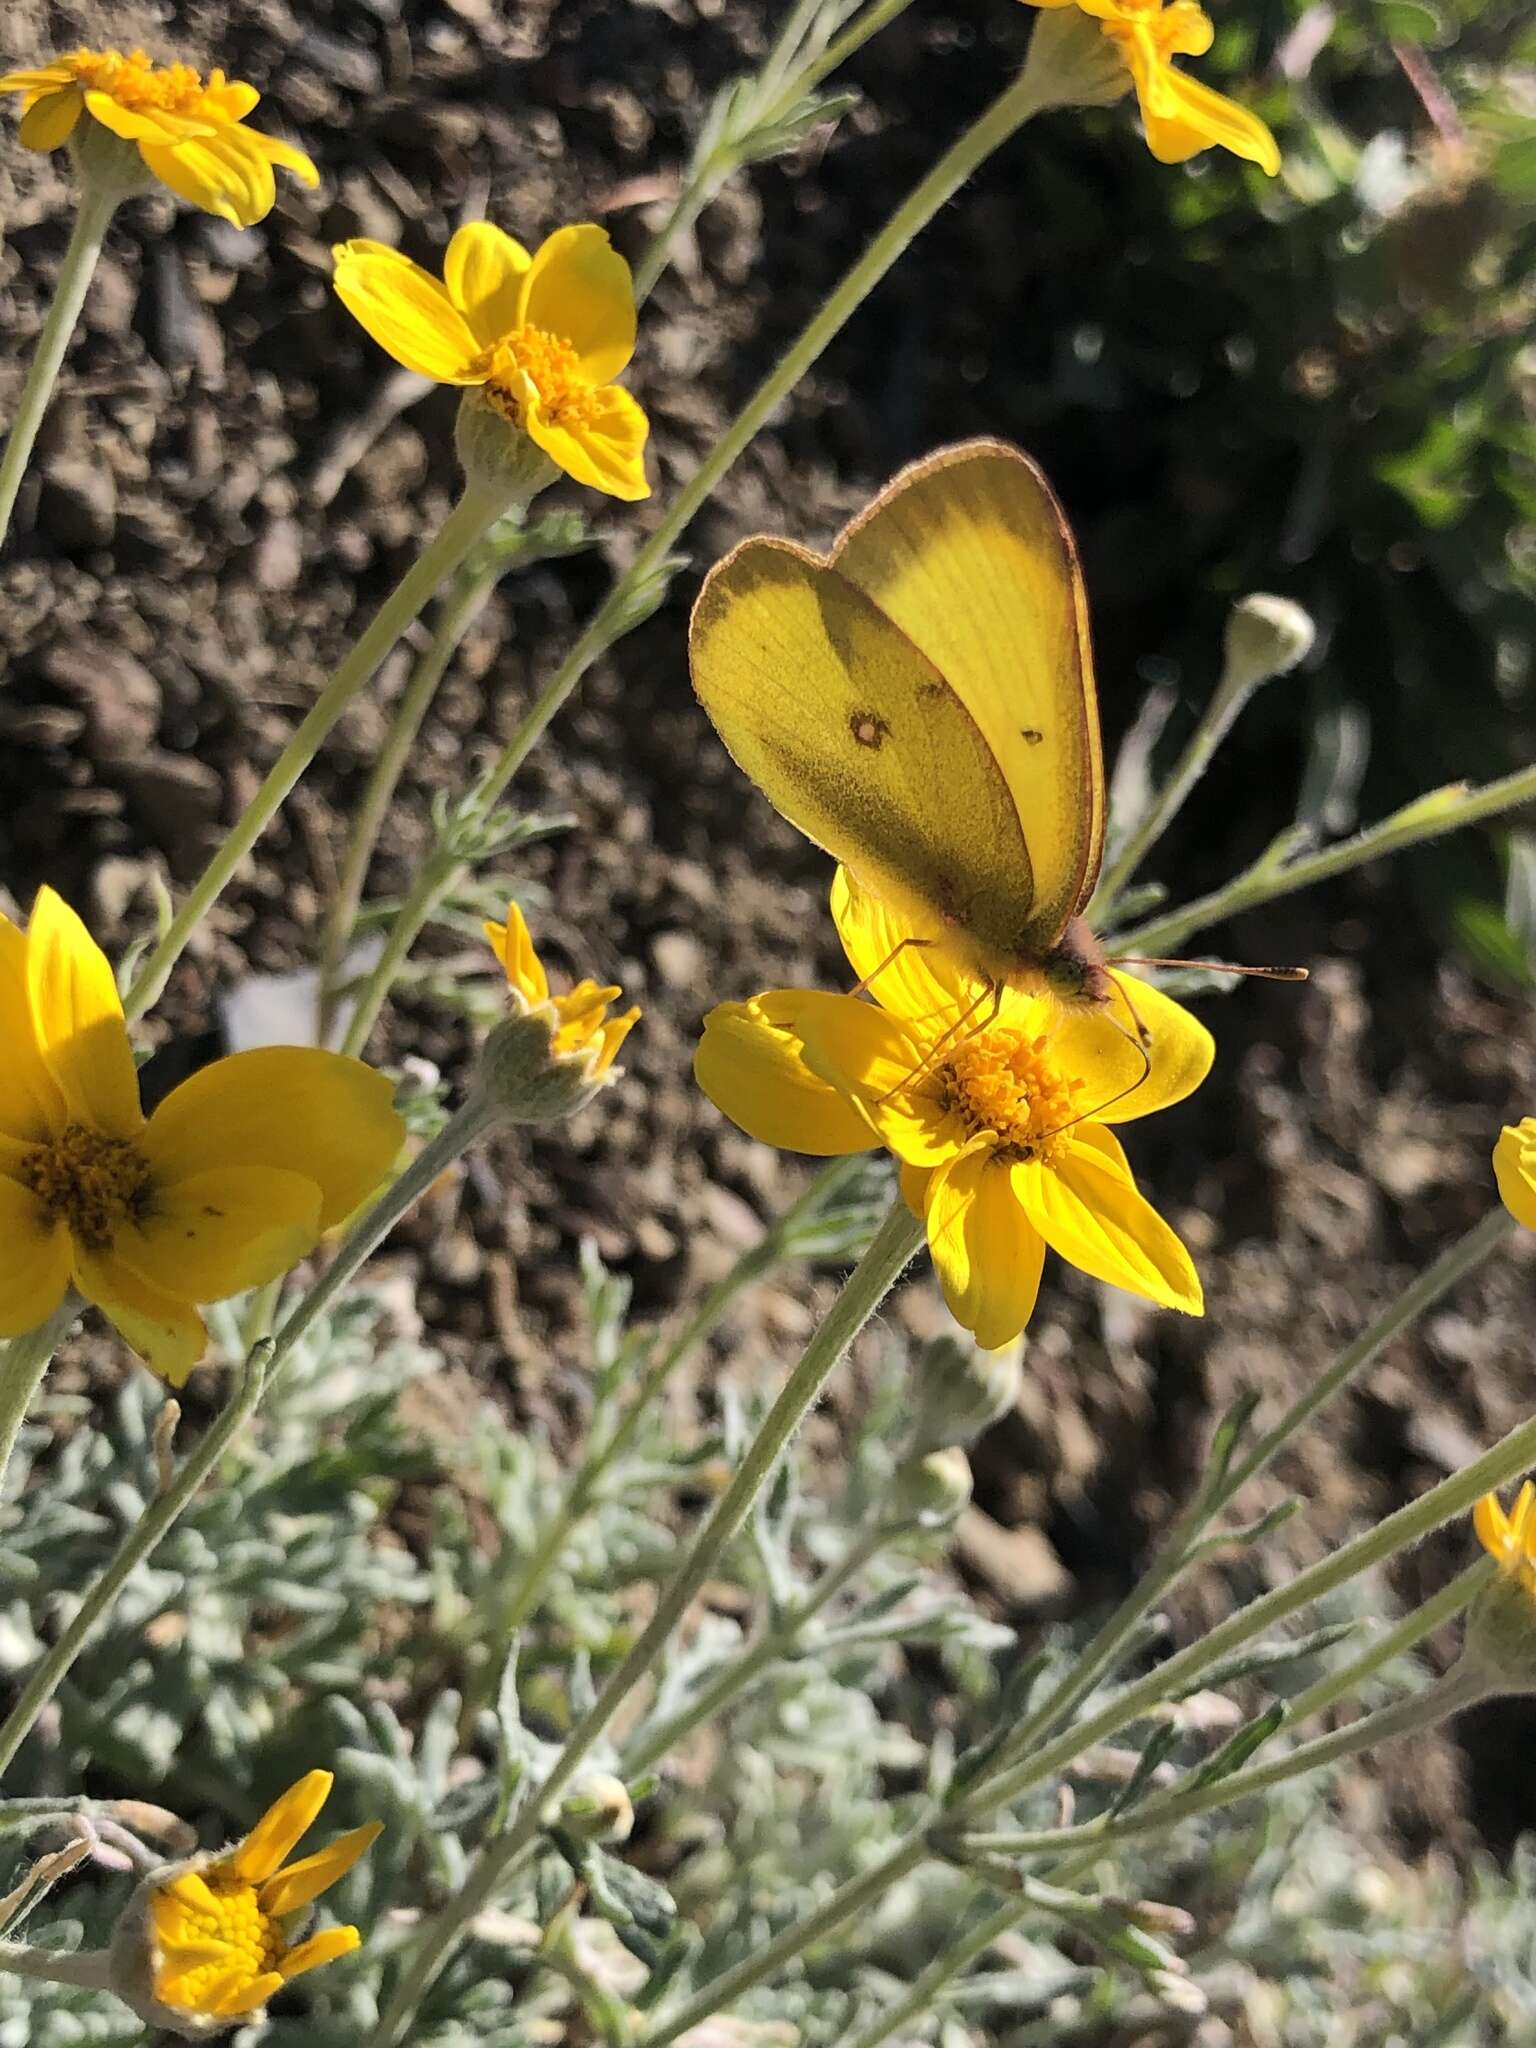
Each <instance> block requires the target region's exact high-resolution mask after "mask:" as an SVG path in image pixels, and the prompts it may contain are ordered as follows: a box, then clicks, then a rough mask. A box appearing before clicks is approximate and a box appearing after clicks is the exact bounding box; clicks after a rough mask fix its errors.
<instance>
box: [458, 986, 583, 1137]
mask: <svg viewBox="0 0 1536 2048" xmlns="http://www.w3.org/2000/svg"><path fill="white" fill-rule="evenodd" d="M556 1023H557V1019H556V1018H555V1016H554V1013H553V1012H552V1011H551V1010H550V1009H549V1008H548V1007H547V1006H546V1007H545V1008H543V1009H540V1010H535V1011H533V1012H532V1013H531V1014H530V1015H529V1016H526V1017H508V1018H506V1019H505V1020H504V1021H503V1022H502V1023H500V1024H498V1025H496V1026H495V1027H494V1029H493V1030H492V1031H490V1032H489V1033H488V1034H487V1037H486V1041H485V1043H484V1045H483V1046H482V1047H481V1048H480V1088H481V1091H482V1092H483V1094H484V1095H485V1097H486V1099H487V1100H488V1101H490V1102H492V1103H494V1105H495V1107H496V1111H497V1113H498V1115H500V1116H502V1117H504V1118H505V1119H506V1121H507V1122H508V1123H513V1124H547V1123H555V1122H557V1121H558V1120H559V1118H561V1117H566V1116H574V1115H575V1114H576V1112H577V1110H578V1109H585V1107H586V1106H587V1104H588V1103H589V1102H590V1101H591V1100H592V1098H593V1097H594V1096H595V1095H597V1094H598V1093H600V1092H601V1090H602V1089H603V1087H604V1086H605V1085H606V1083H607V1080H608V1076H607V1074H606V1073H596V1074H594V1072H593V1071H592V1065H593V1063H592V1062H591V1061H589V1060H585V1059H573V1058H571V1057H570V1056H569V1055H568V1054H565V1053H560V1052H557V1051H556V1050H555V1027H556Z"/></svg>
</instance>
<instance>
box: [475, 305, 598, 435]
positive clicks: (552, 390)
mask: <svg viewBox="0 0 1536 2048" xmlns="http://www.w3.org/2000/svg"><path fill="white" fill-rule="evenodd" d="M486 358H487V361H486V368H487V376H486V396H487V397H488V398H489V399H490V401H491V403H492V404H493V405H494V406H495V407H496V409H497V411H498V412H500V413H501V414H502V415H503V416H504V417H505V418H507V419H509V420H511V422H512V424H513V426H515V427H523V426H526V425H527V387H528V386H530V385H531V386H532V389H533V392H534V394H535V395H536V397H537V399H538V404H539V411H540V413H541V414H542V415H543V417H544V418H545V419H546V420H548V421H549V422H550V424H551V425H552V426H557V427H565V428H568V429H570V428H576V427H584V426H589V425H591V423H592V421H593V419H594V418H595V416H596V410H597V394H596V392H595V390H594V388H593V386H592V384H591V382H590V380H589V379H588V378H586V377H584V376H583V375H582V370H581V358H580V356H578V354H577V353H576V351H575V349H574V348H573V347H572V346H571V344H570V343H569V342H568V341H565V340H563V339H562V338H561V336H560V335H558V334H546V333H545V332H544V330H543V329H542V328H539V327H523V328H520V329H519V330H518V332H517V333H516V334H509V335H508V336H507V338H506V340H505V341H502V342H498V343H497V345H496V347H495V348H493V349H489V350H487V352H486Z"/></svg>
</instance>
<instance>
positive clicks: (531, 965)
mask: <svg viewBox="0 0 1536 2048" xmlns="http://www.w3.org/2000/svg"><path fill="white" fill-rule="evenodd" d="M485 935H486V937H487V938H488V939H489V940H490V942H491V946H492V948H493V950H494V951H495V954H496V958H497V959H498V960H499V961H500V962H501V964H502V967H503V969H504V970H505V973H506V977H507V990H508V993H509V994H510V995H511V998H512V1007H513V1009H514V1010H515V1011H516V1013H517V1014H518V1016H519V1017H538V1018H541V1019H542V1020H543V1022H544V1023H545V1024H546V1025H547V1026H548V1029H549V1034H550V1051H551V1053H552V1055H553V1057H554V1058H555V1059H556V1060H558V1061H559V1062H560V1063H561V1064H562V1065H568V1066H575V1067H579V1068H580V1069H581V1074H582V1078H583V1079H584V1080H585V1081H588V1082H592V1081H599V1080H602V1079H603V1078H604V1076H605V1075H607V1074H608V1073H609V1072H610V1070H611V1068H612V1066H613V1062H614V1060H615V1058H616V1057H617V1055H618V1050H619V1047H620V1046H621V1045H622V1044H623V1043H624V1041H625V1039H626V1038H628V1036H629V1034H630V1032H631V1031H633V1030H634V1028H635V1025H636V1024H637V1023H638V1022H639V1018H640V1011H639V1007H638V1006H637V1005H632V1006H631V1007H630V1008H629V1009H627V1010H625V1011H624V1012H623V1014H622V1015H621V1016H617V1017H610V1016H609V1014H608V1007H609V1005H610V1004H611V1003H615V1002H617V1001H618V999H619V997H620V996H621V995H622V994H623V993H624V991H623V990H622V989H621V988H620V987H619V986H618V985H617V983H614V984H612V985H610V986H609V987H607V988H602V987H600V986H599V985H598V983H597V982H595V981H578V982H577V984H576V986H575V987H574V988H573V989H572V990H571V992H570V994H569V995H565V996H552V995H551V994H550V992H549V976H548V975H547V974H546V973H545V972H544V963H543V961H542V960H541V959H540V958H539V956H538V954H537V953H536V952H535V951H534V949H533V939H532V936H531V935H530V933H529V930H528V926H527V923H526V921H525V919H524V917H523V913H522V911H521V910H519V909H518V907H517V905H516V904H515V903H509V904H508V905H507V921H506V923H505V924H491V923H489V922H487V924H486V927H485Z"/></svg>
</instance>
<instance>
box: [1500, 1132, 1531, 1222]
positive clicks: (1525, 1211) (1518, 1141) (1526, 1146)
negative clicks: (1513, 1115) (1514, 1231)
mask: <svg viewBox="0 0 1536 2048" xmlns="http://www.w3.org/2000/svg"><path fill="white" fill-rule="evenodd" d="M1493 1174H1494V1179H1495V1180H1496V1181H1497V1182H1498V1184H1499V1200H1500V1201H1501V1202H1502V1203H1503V1204H1504V1206H1505V1208H1506V1209H1507V1210H1508V1211H1509V1213H1510V1215H1511V1216H1513V1217H1514V1219H1515V1221H1516V1222H1517V1223H1520V1224H1523V1225H1524V1226H1525V1228H1526V1229H1527V1230H1536V1116H1528V1117H1522V1118H1521V1120H1520V1122H1519V1123H1517V1124H1506V1125H1505V1126H1504V1128H1503V1130H1502V1131H1500V1133H1499V1142H1498V1144H1497V1145H1495V1146H1494V1148H1493Z"/></svg>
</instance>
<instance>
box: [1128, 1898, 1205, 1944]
mask: <svg viewBox="0 0 1536 2048" xmlns="http://www.w3.org/2000/svg"><path fill="white" fill-rule="evenodd" d="M1123 1910H1124V1913H1125V1917H1126V1919H1127V1920H1129V1921H1130V1923H1131V1925H1132V1926H1133V1927H1140V1928H1141V1929H1143V1931H1144V1932H1146V1933H1147V1934H1169V1935H1172V1936H1173V1938H1174V1939H1175V1940H1176V1941H1188V1940H1189V1938H1190V1936H1191V1935H1193V1934H1194V1933H1195V1931H1196V1928H1197V1926H1198V1924H1199V1923H1198V1922H1197V1921H1196V1919H1195V1916H1194V1914H1193V1913H1186V1912H1185V1910H1184V1908H1183V1907H1182V1906H1168V1905H1165V1904H1164V1903H1163V1901H1162V1900H1161V1899H1133V1900H1131V1902H1130V1903H1129V1904H1128V1905H1127V1906H1125V1907H1124V1908H1123Z"/></svg>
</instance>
